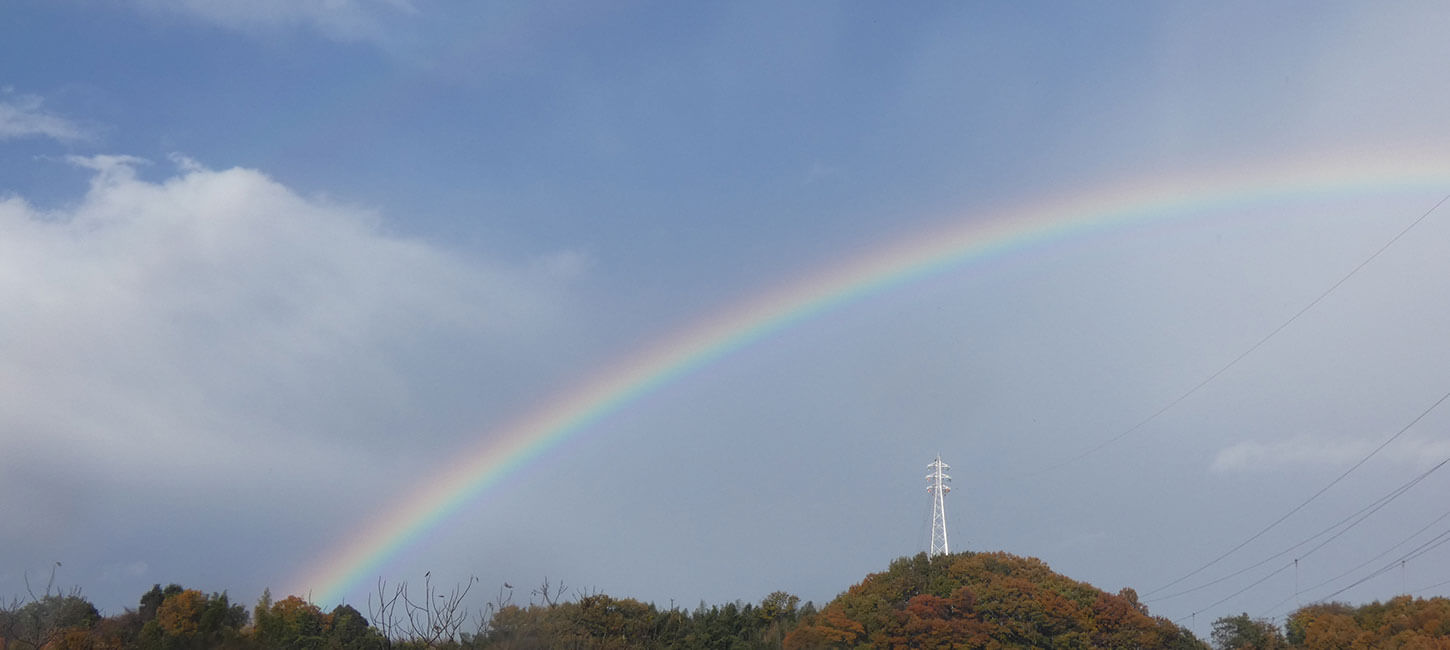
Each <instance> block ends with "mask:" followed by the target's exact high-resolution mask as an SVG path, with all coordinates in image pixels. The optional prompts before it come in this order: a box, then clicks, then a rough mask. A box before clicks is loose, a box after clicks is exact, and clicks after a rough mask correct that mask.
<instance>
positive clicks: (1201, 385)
mask: <svg viewBox="0 0 1450 650" xmlns="http://www.w3.org/2000/svg"><path fill="white" fill-rule="evenodd" d="M1446 201H1450V194H1446V195H1445V196H1444V197H1443V198H1441V199H1440V200H1439V201H1438V202H1436V203H1435V205H1433V206H1431V207H1430V209H1429V210H1426V211H1425V213H1424V214H1421V215H1420V216H1419V218H1417V219H1415V220H1414V221H1412V222H1410V225H1408V226H1405V227H1404V228H1402V229H1400V231H1399V232H1398V233H1395V236H1394V237H1391V238H1390V240H1389V241H1387V242H1385V243H1384V245H1383V246H1380V247H1379V248H1378V249H1377V250H1375V252H1374V253H1372V254H1370V256H1369V257H1366V258H1364V260H1363V261H1361V262H1360V263H1359V264H1356V265H1355V267H1354V268H1352V269H1350V270H1349V273H1346V274H1344V277H1341V278H1339V280H1338V281H1337V282H1335V283H1334V284H1332V285H1330V286H1329V288H1328V289H1325V290H1324V291H1323V292H1322V293H1320V294H1319V295H1318V296H1315V298H1314V299H1313V300H1310V301H1309V303H1308V304H1306V305H1304V307H1303V308H1301V309H1300V310H1299V311H1297V312H1295V313H1294V315H1293V316H1290V317H1289V319H1288V320H1286V321H1284V322H1282V323H1280V324H1279V326H1278V327H1275V328H1274V329H1273V330H1272V331H1270V332H1269V333H1268V334H1266V335H1264V337H1263V338H1260V339H1259V340H1258V341H1256V342H1255V343H1254V344H1253V345H1251V346H1249V347H1248V349H1246V350H1244V351H1243V352H1240V353H1239V355H1238V356H1236V357H1234V358H1233V359H1231V360H1230V361H1229V362H1228V363H1226V364H1224V365H1223V367H1221V368H1219V369H1218V370H1215V371H1214V372H1213V373H1212V374H1210V375H1209V376H1208V377H1206V378H1204V379H1203V381H1200V382H1198V383H1197V384H1194V385H1193V387H1192V388H1189V389H1188V390H1186V391H1184V392H1183V394H1181V395H1179V396H1178V397H1176V398H1174V399H1172V400H1171V401H1169V402H1168V403H1167V404H1164V405H1163V407H1162V408H1159V409H1158V410H1156V411H1154V412H1153V413H1152V414H1150V415H1148V417H1145V418H1143V419H1141V420H1139V421H1138V422H1137V423H1136V424H1134V425H1133V426H1130V427H1128V428H1127V429H1124V430H1123V431H1122V432H1121V433H1118V434H1117V435H1115V436H1113V437H1111V438H1108V439H1107V440H1104V441H1102V442H1099V443H1098V444H1096V445H1093V446H1091V447H1088V448H1087V449H1085V450H1083V451H1082V452H1080V453H1078V454H1077V455H1076V456H1073V457H1071V458H1068V459H1066V460H1064V461H1061V462H1059V463H1057V464H1054V465H1049V466H1047V467H1045V468H1043V469H1039V470H1037V471H1034V472H1029V473H1026V474H1023V475H1022V476H1021V477H1020V478H1032V477H1035V476H1040V475H1042V474H1047V473H1049V472H1053V471H1055V470H1058V469H1061V468H1063V467H1066V466H1068V465H1071V464H1073V463H1076V462H1077V461H1080V460H1082V459H1084V458H1087V457H1088V456H1091V455H1093V454H1095V453H1097V452H1099V451H1101V450H1102V449H1103V448H1104V447H1107V446H1108V445H1111V444H1113V443H1115V442H1117V441H1119V440H1122V439H1123V438H1126V437H1128V436H1129V435H1131V434H1132V433H1133V432H1135V431H1137V430H1139V429H1142V428H1143V427H1145V426H1147V425H1148V424H1149V423H1151V422H1153V421H1154V420H1157V419H1158V418H1159V417H1160V416H1162V415H1163V414H1164V413H1167V412H1168V411H1170V410H1172V409H1173V407H1175V406H1178V405H1179V404H1180V403H1182V402H1183V401H1184V400H1186V399H1188V398H1189V397H1192V396H1193V395H1194V394H1195V393H1197V392H1198V391H1200V390H1202V389H1203V388H1204V387H1205V386H1207V385H1209V384H1211V383H1213V381H1214V380H1215V379H1218V378H1219V376H1220V375H1223V374H1224V373H1226V372H1228V371H1229V370H1230V369H1232V368H1233V367H1234V366H1236V365H1238V364H1239V362H1240V361H1243V360H1244V358H1246V357H1248V356H1249V355H1250V354H1253V353H1254V352H1255V351H1256V350H1258V349H1259V348H1261V347H1263V346H1264V344H1265V343H1268V342H1269V340H1271V339H1273V338H1274V337H1275V336H1278V334H1279V333H1280V332H1282V331H1284V330H1285V329H1286V328H1288V327H1289V326H1290V325H1292V324H1293V323H1294V321H1297V320H1299V317H1301V316H1303V315H1304V314H1305V313H1308V311H1309V310H1311V309H1313V308H1314V307H1315V306H1316V305H1318V304H1319V303H1320V302H1322V301H1323V300H1324V299H1325V298H1328V297H1329V294H1331V293H1334V292H1335V291H1336V290H1337V289H1339V287H1340V286H1341V285H1343V284H1344V283H1345V282H1348V281H1349V279H1350V278H1352V277H1354V276H1355V275H1356V274H1358V273H1359V272H1360V270H1361V269H1363V268H1364V267H1366V266H1368V265H1369V263H1370V262H1373V261H1374V260H1375V259H1376V258H1378V257H1379V256H1380V255H1381V254H1382V253H1384V252H1385V251H1386V250H1388V249H1389V247H1390V246H1393V245H1394V244H1395V242H1397V241H1399V240H1400V239H1401V238H1403V237H1404V236H1405V235H1406V234H1408V233H1409V232H1410V231H1411V230H1413V229H1414V228H1415V227H1416V226H1418V225H1420V223H1421V222H1423V221H1424V220H1425V219H1427V218H1429V216H1430V215H1431V214H1433V213H1434V212H1435V211H1436V210H1438V209H1440V206H1441V205H1444V204H1445V202H1446Z"/></svg>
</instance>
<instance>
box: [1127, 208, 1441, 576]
mask: <svg viewBox="0 0 1450 650" xmlns="http://www.w3.org/2000/svg"><path fill="white" fill-rule="evenodd" d="M1447 198H1450V197H1447ZM1442 203H1443V201H1442ZM1437 205H1438V204H1437ZM1447 399H1450V392H1446V393H1445V394H1444V395H1441V396H1440V399H1437V400H1435V403H1434V404H1431V405H1430V407H1429V408H1427V409H1425V410H1423V411H1421V412H1420V414H1419V415H1417V416H1415V419H1413V420H1410V422H1409V424H1406V425H1405V426H1403V427H1400V430H1399V431H1396V432H1395V434H1394V435H1392V436H1390V437H1389V438H1388V439H1386V440H1385V441H1384V442H1382V443H1380V444H1379V446H1378V447H1375V448H1374V449H1373V450H1372V451H1370V452H1369V453H1368V454H1366V455H1365V456H1364V458H1361V459H1359V462H1356V463H1355V464H1353V465H1351V466H1350V467H1349V469H1347V470H1344V473H1342V474H1340V475H1339V476H1337V477H1335V478H1334V480H1332V481H1330V482H1329V483H1328V484H1326V485H1325V486H1324V487H1322V488H1319V491H1317V492H1315V493H1314V494H1312V495H1310V496H1309V498H1308V499H1305V500H1304V501H1302V502H1300V503H1299V505H1296V506H1294V507H1293V508H1290V509H1289V511H1288V512H1286V513H1284V514H1283V515H1281V516H1280V517H1279V518H1278V519H1275V520H1274V521H1273V522H1271V523H1270V524H1269V525H1267V526H1265V527H1263V528H1262V529H1260V530H1259V532H1257V533H1254V534H1252V535H1250V536H1249V537H1248V539H1245V540H1244V541H1242V542H1239V543H1238V544H1237V545H1235V546H1234V547H1233V548H1231V549H1229V550H1227V551H1224V552H1223V554H1221V555H1219V556H1218V557H1216V558H1213V559H1212V560H1209V561H1208V562H1207V563H1205V564H1204V565H1203V566H1200V567H1198V568H1197V569H1194V570H1192V571H1189V572H1188V573H1185V574H1183V575H1182V576H1180V577H1179V578H1178V579H1176V580H1174V581H1172V582H1169V583H1168V584H1166V585H1163V586H1161V587H1158V588H1157V589H1154V590H1152V591H1149V592H1147V593H1145V594H1143V595H1144V596H1151V595H1153V594H1156V593H1158V592H1161V591H1163V590H1165V589H1167V588H1169V587H1172V586H1173V585H1176V584H1178V583H1180V582H1183V581H1184V580H1187V579H1189V578H1191V577H1193V576H1196V575H1198V574H1199V573H1201V572H1203V571H1204V570H1205V569H1208V568H1209V567H1211V566H1213V565H1215V564H1218V563H1219V562H1220V561H1222V560H1223V559H1224V558H1226V557H1228V556H1230V555H1232V554H1234V553H1235V552H1237V551H1238V550H1239V549H1241V548H1243V547H1245V546H1248V545H1249V544H1250V543H1251V542H1253V541H1254V540H1256V539H1258V538H1260V537H1262V536H1263V535H1264V534H1265V533H1267V532H1269V531H1270V530H1273V529H1274V528H1275V527H1277V526H1278V525H1279V524H1281V523H1284V520H1286V519H1288V518H1289V517H1292V516H1293V515H1294V513H1297V512H1299V511H1300V510H1303V509H1304V507H1305V506H1307V505H1309V504H1310V503H1313V502H1314V500H1315V499H1318V498H1319V497H1320V495H1322V494H1324V493H1325V492H1327V491H1329V488H1332V487H1334V486H1335V485H1336V484H1338V483H1339V482H1340V481H1342V480H1344V478H1345V477H1347V476H1349V475H1350V474H1351V473H1353V472H1354V470H1357V469H1359V467H1360V466H1361V465H1363V464H1365V463H1366V462H1369V459H1371V458H1374V456H1375V454H1378V453H1380V450H1382V449H1384V448H1385V447H1386V446H1388V445H1389V444H1390V443H1392V442H1394V441H1395V440H1397V439H1399V437H1400V436H1402V435H1404V434H1405V432H1406V431H1409V430H1410V428H1411V427H1413V426H1415V425H1416V424H1417V423H1419V421H1420V420H1423V419H1425V416H1427V415H1429V414H1430V412H1431V411H1434V410H1435V409H1436V408H1437V407H1439V406H1440V405H1441V404H1443V403H1445V400H1447Z"/></svg>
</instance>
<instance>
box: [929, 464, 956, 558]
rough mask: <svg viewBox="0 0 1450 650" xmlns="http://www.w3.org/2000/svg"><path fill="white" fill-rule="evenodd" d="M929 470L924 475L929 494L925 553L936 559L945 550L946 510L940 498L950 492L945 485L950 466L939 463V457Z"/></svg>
mask: <svg viewBox="0 0 1450 650" xmlns="http://www.w3.org/2000/svg"><path fill="white" fill-rule="evenodd" d="M926 468H927V469H929V470H931V473H930V474H927V475H926V491H927V492H928V493H930V494H931V550H930V551H927V553H926V556H927V557H936V556H938V555H943V554H946V553H951V551H950V550H947V508H946V504H945V502H944V500H943V498H942V497H945V496H946V494H947V493H948V492H951V491H952V486H950V485H947V483H950V482H951V480H952V477H950V476H947V470H949V469H951V468H952V466H951V465H948V464H946V463H943V462H941V455H940V454H938V455H937V457H936V460H934V461H932V462H931V464H929V465H927V466H926Z"/></svg>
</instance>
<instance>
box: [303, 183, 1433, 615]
mask: <svg viewBox="0 0 1450 650" xmlns="http://www.w3.org/2000/svg"><path fill="white" fill-rule="evenodd" d="M1327 160H1331V161H1343V160H1344V158H1343V157H1340V158H1337V159H1334V158H1330V159H1327ZM1381 160H1385V159H1384V158H1381ZM1393 160H1394V162H1393V163H1385V164H1364V163H1358V162H1356V163H1343V162H1339V164H1329V163H1320V164H1317V165H1315V164H1309V165H1277V166H1267V167H1260V168H1237V169H1234V170H1230V171H1227V172H1223V173H1207V174H1193V175H1189V176H1185V177H1181V178H1177V179H1154V180H1150V181H1144V182H1138V183H1127V184H1123V185H1120V186H1114V187H1108V188H1103V189H1099V190H1097V191H1089V192H1084V193H1079V194H1074V195H1071V196H1065V197H1059V198H1055V199H1051V200H1046V201H1042V202H1039V203H1037V204H1035V205H1029V206H1026V207H1023V208H1019V209H1014V210H1003V211H1000V213H997V214H984V215H980V216H979V217H978V218H973V219H970V220H966V221H963V222H960V223H959V224H956V225H953V226H950V227H947V228H945V229H940V230H936V231H933V232H928V233H924V234H921V235H919V236H915V237H910V238H906V239H903V240H901V241H898V242H896V243H893V244H889V245H887V246H884V247H882V248H879V249H877V250H875V251H872V252H869V253H867V254H865V255H862V256H860V257H858V258H856V259H853V260H850V261H847V262H846V263H844V264H839V265H836V266H833V267H830V268H826V269H824V270H822V271H820V272H818V273H815V274H813V275H810V276H807V277H804V278H802V279H799V280H796V281H794V282H791V283H788V284H786V285H784V286H781V287H779V288H777V289H774V290H772V291H768V292H766V293H764V294H761V295H759V296H756V297H754V298H752V299H750V300H746V301H744V302H743V303H741V304H738V305H736V306H734V307H731V308H728V309H725V310H724V311H722V312H721V313H719V314H716V315H715V316H714V317H711V318H706V319H704V320H703V321H701V322H700V323H699V324H698V325H696V326H694V327H689V328H686V329H684V330H682V331H679V332H677V333H675V334H674V335H673V336H670V337H668V338H666V339H664V340H662V341H659V342H658V343H656V344H654V345H652V346H650V347H647V348H645V349H643V350H641V351H639V352H638V353H637V354H633V355H630V356H627V357H625V358H624V361H623V362H622V363H620V364H618V365H616V366H614V367H612V368H610V369H608V370H606V371H605V372H602V373H600V374H598V375H597V376H595V377H593V378H591V379H588V380H586V381H584V382H582V383H580V384H579V385H577V386H576V387H574V388H573V389H572V390H569V391H566V392H563V393H560V394H558V395H557V396H556V397H555V398H554V399H552V400H549V401H547V402H546V403H545V404H544V406H543V407H542V408H538V409H537V410H535V411H533V412H531V413H527V414H524V415H523V417H521V418H519V419H517V420H515V421H513V422H512V423H510V424H508V425H507V426H504V427H502V428H499V429H497V430H494V431H489V432H487V433H485V434H484V435H481V436H479V442H478V443H477V446H475V447H473V448H471V449H467V450H464V451H463V452H462V453H460V454H454V455H452V456H451V457H452V458H457V459H459V460H458V461H456V462H455V463H454V464H453V465H452V466H451V467H447V468H445V469H444V471H441V472H439V473H437V474H435V476H436V478H435V479H434V480H433V481H431V483H429V484H427V485H424V486H423V487H422V488H421V489H418V490H417V491H416V492H414V493H413V494H411V495H408V496H407V497H406V498H405V499H404V500H402V501H400V502H398V503H397V504H396V505H394V506H393V507H392V509H391V510H390V511H387V512H385V513H383V515H382V516H380V517H377V518H376V519H374V520H372V521H371V522H370V523H369V524H367V525H366V526H365V527H364V528H362V529H361V530H358V531H355V532H354V533H353V534H350V535H348V536H347V538H346V539H347V540H348V541H346V542H345V543H344V544H343V545H342V546H341V548H329V549H327V551H326V552H325V553H324V554H323V560H322V561H321V562H319V563H317V564H316V565H314V566H313V567H311V571H310V573H309V574H307V575H305V576H303V577H302V579H301V580H300V581H299V582H298V586H299V587H300V589H299V590H298V591H296V592H294V593H311V594H313V596H314V597H315V598H316V599H317V601H318V602H320V603H324V604H330V603H335V602H340V601H341V600H342V599H343V598H344V596H345V595H346V594H347V593H348V592H349V591H350V590H351V589H353V588H354V587H356V586H358V585H359V584H361V583H364V582H368V581H372V580H375V579H376V578H377V576H376V572H377V571H379V570H380V569H381V568H382V566H383V565H384V563H385V562H387V561H388V560H389V559H391V558H393V557H394V556H396V555H398V554H399V553H401V552H403V550H404V549H407V548H409V547H410V546H411V545H413V544H414V543H415V542H417V541H418V540H419V539H420V538H421V537H422V536H424V535H425V534H426V533H427V532H429V531H431V530H433V529H436V528H437V527H438V526H439V525H440V524H441V523H442V522H444V521H446V520H448V519H449V518H450V517H452V516H453V515H454V514H455V513H457V512H459V511H460V510H461V509H463V508H465V507H467V506H468V505H469V504H470V503H473V502H474V501H475V500H476V499H478V498H479V497H480V496H481V495H483V494H484V493H486V492H487V491H488V490H489V489H490V488H492V487H494V486H496V485H497V484H498V483H499V482H500V481H501V480H503V479H504V478H505V477H507V476H509V475H511V474H512V473H514V472H515V471H517V470H518V469H519V468H520V467H523V466H525V465H528V464H530V463H532V462H534V461H535V460H537V459H539V458H540V457H541V456H543V455H545V454H546V453H548V452H549V451H550V450H551V449H553V448H555V447H556V446H558V445H560V444H562V443H563V442H564V441H566V440H569V439H570V438H572V437H575V436H578V435H580V434H581V433H583V432H585V431H587V430H588V429H589V428H590V427H591V425H593V424H594V423H596V422H598V421H599V420H600V419H601V418H604V417H606V416H608V415H610V414H611V413H615V412H617V411H619V410H620V409H622V408H623V407H624V406H625V405H627V404H630V403H632V402H635V401H637V400H639V399H641V398H642V397H643V396H645V395H648V394H649V393H651V392H652V391H654V390H656V389H657V388H659V387H661V386H663V385H666V384H669V383H670V382H673V381H675V380H676V379H678V378H680V377H681V376H682V375H686V374H688V373H691V372H693V371H695V370H697V369H699V368H701V367H704V366H707V365H709V364H711V363H713V362H715V361H716V360H718V359H720V358H721V357H724V356H727V355H729V354H730V353H732V352H734V351H736V350H739V349H741V348H744V347H746V346H749V345H751V344H752V343H754V342H756V341H759V340H760V339H762V338H763V337H766V336H768V335H770V334H771V333H773V332H778V331H780V330H782V329H785V328H788V327H792V326H794V325H796V324H799V323H801V322H802V321H806V320H808V319H811V318H813V317H815V316H817V315H819V314H821V313H822V312H825V311H828V310H830V309H833V308H835V307H838V306H841V305H843V304H845V303H849V302H852V301H855V300H860V299H861V298H863V297H865V296H868V295H872V294H875V293H878V292H882V291H885V290H887V289H890V288H892V287H895V286H899V285H902V284H905V283H908V282H911V281H913V280H917V279H921V278H924V277H928V276H931V275H934V274H937V273H940V272H943V271H945V270H948V269H952V268H955V267H958V266H960V265H963V264H965V263H967V262H969V261H977V260H983V259H987V258H991V257H994V256H1001V255H1005V254H1007V253H1009V252H1012V251H1018V250H1022V249H1027V248H1032V247H1037V246H1042V245H1045V244H1048V243H1051V242H1055V241H1062V240H1067V239H1072V238H1076V237H1081V236H1084V235H1088V234H1091V233H1094V232H1102V231H1107V230H1111V229H1116V228H1122V227H1124V226H1128V225H1132V224H1136V223H1140V222H1146V221H1150V220H1155V219H1171V218H1174V217H1180V218H1181V217H1184V216H1186V215H1193V214H1204V213H1206V212H1209V211H1214V210H1223V209H1232V208H1234V207H1237V206H1248V205H1253V204H1258V203H1261V202H1267V201H1274V200H1280V201H1297V200H1318V199H1328V200H1332V199H1335V198H1338V197H1341V196H1350V195H1356V194H1365V193H1371V194H1374V193H1391V192H1397V191H1408V190H1425V191H1429V190H1433V191H1435V192H1438V193H1443V192H1445V191H1446V189H1447V188H1450V164H1447V163H1450V161H1447V160H1441V159H1435V158H1433V157H1431V158H1413V157H1403V156H1402V157H1396V158H1394V159H1393Z"/></svg>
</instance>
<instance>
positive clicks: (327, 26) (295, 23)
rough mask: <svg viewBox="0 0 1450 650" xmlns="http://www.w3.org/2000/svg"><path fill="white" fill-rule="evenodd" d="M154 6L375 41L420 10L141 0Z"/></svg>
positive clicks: (225, 22) (280, 0)
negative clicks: (400, 19) (392, 24)
mask: <svg viewBox="0 0 1450 650" xmlns="http://www.w3.org/2000/svg"><path fill="white" fill-rule="evenodd" d="M138 3H139V5H140V6H141V7H144V8H146V9H150V10H153V11H164V12H170V13H176V14H181V15H184V16H188V17H191V18H193V19H197V20H201V21H202V22H206V23H210V24H213V25H217V26H219V27H224V28H227V29H233V30H238V31H256V30H266V29H277V28H293V27H310V28H313V29H316V30H318V31H319V32H321V33H323V34H324V35H326V36H328V37H329V38H334V39H337V40H341V41H376V40H379V39H381V38H382V36H383V35H384V28H385V27H386V26H387V24H388V22H389V21H390V20H395V19H396V17H397V16H399V15H408V14H413V13H416V12H417V9H416V8H415V7H414V6H413V4H412V3H411V2H410V1H409V0H251V1H249V2H233V1H232V0H138Z"/></svg>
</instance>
